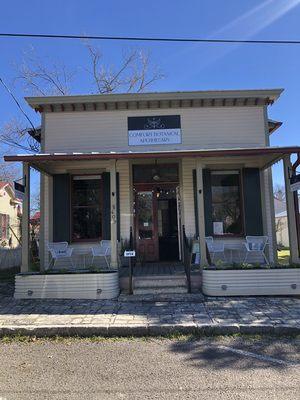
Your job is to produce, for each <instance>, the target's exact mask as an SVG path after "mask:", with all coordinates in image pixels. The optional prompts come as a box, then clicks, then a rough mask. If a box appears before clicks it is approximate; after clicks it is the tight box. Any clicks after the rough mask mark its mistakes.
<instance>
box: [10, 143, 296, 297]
mask: <svg viewBox="0 0 300 400" xmlns="http://www.w3.org/2000/svg"><path fill="white" fill-rule="evenodd" d="M293 153H296V154H298V161H297V162H296V163H295V164H293V163H292V161H291V154H293ZM281 159H283V160H284V172H285V182H286V187H287V208H288V220H289V227H290V228H289V229H290V240H291V262H294V263H297V262H299V261H300V259H299V230H298V226H297V218H295V216H296V215H297V209H296V203H295V201H294V195H293V194H292V192H290V189H289V178H290V175H291V173H292V171H295V168H296V166H297V165H298V164H299V148H298V147H293V148H270V147H266V148H245V149H223V150H193V151H172V152H171V151H168V152H161V151H160V152H159V151H158V152H142V153H138V152H137V153H134V152H130V153H86V154H78V153H74V154H57V153H54V154H39V155H24V156H7V157H6V160H7V161H22V162H23V171H24V181H25V182H26V184H25V199H24V206H23V209H24V211H23V226H22V229H23V230H22V238H23V247H22V273H25V274H26V273H28V272H29V265H30V251H29V242H30V237H29V236H30V234H29V210H30V168H31V167H32V168H35V169H37V170H38V171H40V172H41V174H42V183H41V228H40V271H41V272H42V273H44V272H45V271H46V270H47V268H48V265H49V261H50V258H49V251H48V247H47V244H48V243H49V242H59V241H66V242H68V243H69V246H70V247H72V248H73V249H74V260H75V262H74V264H75V265H74V266H73V270H75V271H76V270H77V271H79V270H80V271H82V272H84V271H86V272H91V271H90V270H91V269H92V268H94V267H99V268H102V264H101V263H99V262H98V261H97V263H95V265H94V266H92V265H91V248H92V247H93V246H95V245H97V240H96V241H95V237H98V238H99V239H98V240H100V239H106V240H110V243H111V255H110V268H112V269H115V270H118V273H119V276H120V282H121V288H122V286H123V283H124V282H126V281H127V282H128V276H129V275H130V273H129V269H128V267H122V262H120V255H122V254H123V251H124V248H125V247H127V248H128V240H129V237H130V227H132V229H133V237H134V240H133V242H132V243H131V244H130V246H129V247H130V248H131V249H132V248H135V249H136V250H137V255H138V256H139V257H140V258H141V254H142V253H143V251H144V250H142V248H145V247H143V246H144V244H145V243H146V244H147V246H148V245H149V243H150V241H149V238H151V240H152V243H151V246H148V249H147V251H150V250H149V249H150V248H152V249H154V250H153V253H152V255H151V257H152V256H153V255H154V261H152V260H151V257H149V258H148V259H146V260H145V259H139V260H138V261H139V262H138V263H137V265H136V267H135V268H134V270H133V275H132V276H133V279H139V278H143V277H145V276H150V277H151V278H155V279H160V278H159V277H163V276H170V277H172V279H173V278H174V279H175V280H176V278H177V277H178V278H181V277H185V276H187V269H186V268H185V267H184V265H185V263H186V261H185V256H184V240H183V239H184V237H183V232H182V227H183V226H185V229H186V237H187V239H188V240H189V242H192V241H194V242H196V244H197V246H198V249H197V251H193V246H192V247H191V253H192V256H191V257H193V254H194V258H193V259H192V263H191V275H192V276H197V280H196V282H197V283H196V284H197V285H198V289H200V288H201V276H200V267H203V266H205V265H207V264H208V259H207V255H208V254H207V248H206V241H205V237H206V236H208V234H211V235H212V236H214V238H215V241H216V242H218V243H222V242H223V243H225V250H224V251H225V254H226V259H227V260H226V262H229V263H233V262H237V263H239V262H242V261H243V257H242V254H243V251H244V241H245V236H246V235H247V234H248V235H249V234H251V233H252V234H254V235H255V234H256V235H257V234H263V235H265V236H267V237H268V238H269V243H268V248H267V255H268V260H269V262H270V263H272V264H274V263H276V238H275V229H274V221H273V214H274V212H273V211H274V210H273V204H272V202H273V194H272V177H271V172H270V166H271V165H272V164H273V163H275V162H277V161H279V160H281ZM174 164H176V165H177V167H176V168H177V170H178V175H177V177H176V179H175V181H174V179H173V176H172V177H171V178H169V179H170V180H169V182H167V183H166V182H165V181H163V180H162V178H161V177H162V175H163V172H164V171H162V170H159V166H160V165H164V166H165V165H167V166H168V165H174ZM135 165H148V166H149V165H150V166H151V165H152V166H153V168H152V169H151V171H152V170H154V172H155V173H153V172H151V175H150V177H151V179H153V183H152V184H151V187H149V186H143V187H141V185H144V183H145V182H144V183H142V182H137V181H134V179H135V178H134V173H133V171H134V168H133V167H134V166H135ZM164 169H166V170H167V169H168V168H164ZM161 171H162V172H161ZM212 172H213V173H214V174H215V175H213V174H212ZM225 172H226V177H228V178H226V179H227V180H226V183H225V186H226V185H227V186H226V187H228V186H230V188H231V187H233V188H234V190H231V189H230V190H231V192H232V193H235V194H234V196H235V197H234V203H233V204H234V206H233V207H235V206H236V204H239V211H238V213H237V214H236V216H235V219H234V218H233V216H231V219H229V221H227V220H226V221H225V220H224V221H223V222H222V224H221V223H220V222H217V223H215V222H214V221H213V218H212V203H211V201H212V200H211V196H212V194H211V192H212V185H213V184H212V183H211V182H212V176H213V177H214V180H215V182H217V183H215V185H218V182H220V181H221V180H222V179H221V178H220V177H221V176H222V174H223V175H224V173H225ZM83 176H85V177H86V179H87V182H88V183H86V186H85V187H84V191H85V192H86V191H87V190H92V193H93V195H95V193H96V195H97V196H99V201H102V209H101V212H99V213H98V211H97V212H96V213H90V214H88V215H89V220H88V222H87V221H86V222H84V223H78V221H77V223H76V220H75V219H74V218H75V217H74V216H78V215H79V211H78V210H80V209H82V207H83V208H85V210H86V209H87V208H89V207H90V204H85V203H84V204H81V203H76V202H74V195H73V194H72V193H73V192H72V190H73V191H74V187H78V188H79V190H81V191H82V190H83V189H82V182H83V179H82V177H83ZM142 176H143V175H142ZM241 180H243V182H242V184H240V183H239V182H240V181H241ZM92 181H93V182H92ZM74 182H75V183H76V186H74V185H75V183H74ZM91 182H92V183H91ZM98 183H99V184H100V186H99V187H101V188H102V189H101V190H102V191H101V192H100V190H98V189H97V187H98V186H95V185H98ZM146 184H147V185H149V182H146ZM171 184H172V185H173V186H172V187H171V186H170V185H171ZM71 185H73V186H71ZM222 185H223V184H219V187H220V188H223V186H224V185H223V186H222ZM72 188H73V189H72ZM87 188H88V189H87ZM134 188H136V190H134ZM235 188H237V189H235ZM222 190H223V189H222ZM171 191H172V193H171ZM238 191H240V194H239V197H238V196H237V194H236V193H237V192H238ZM170 193H171V194H170ZM222 193H223V192H222ZM72 196H73V197H72ZM136 196H140V198H141V199H142V201H140V200H139V199H138V198H137V197H136ZM170 198H171V199H173V200H174V201H175V204H176V207H174V210H175V212H173V214H172V215H173V216H176V224H174V225H173V234H172V235H173V236H172V237H173V239H174V237H175V239H176V241H175V242H173V243H175V246H177V255H176V256H175V259H174V254H173V255H172V258H173V259H170V260H168V261H166V262H161V261H160V258H161V255H160V254H159V246H160V242H159V237H160V236H159V235H160V230H161V231H162V229H163V228H162V223H163V219H164V216H163V211H164V210H165V209H166V208H165V207H166V206H167V207H168V208H167V210H169V209H170V207H171V206H170V205H168V204H167V201H168V200H169V199H170ZM97 199H98V197H97ZM149 199H150V200H149ZM160 200H161V204H158V203H159V201H160ZM217 200H218V198H217ZM97 201H98V200H97ZM138 201H140V205H141V207H142V208H141V210H142V214H141V215H142V218H140V219H138V218H137V216H138V215H139V214H138V212H137V204H138ZM163 201H164V202H165V203H164V204H163ZM214 201H216V200H214ZM222 201H223V200H222ZM237 202H238V203H237ZM147 207H148V208H147ZM172 207H173V206H172ZM216 207H217V206H216ZM242 207H243V209H242ZM74 210H75V211H74ZM158 211H161V213H160V216H159V212H158ZM298 213H299V211H298ZM100 214H101V215H100ZM84 215H87V214H86V213H85V214H84ZM98 218H99V221H100V222H97V221H98ZM159 218H161V219H159ZM137 221H139V222H137ZM175 225H176V227H175ZM83 226H84V231H82V227H83ZM174 227H175V229H174ZM91 232H92V234H94V235H95V237H93V238H92V239H93V240H90V239H88V237H90V236H88V237H87V238H82V235H84V234H86V233H87V234H88V235H91ZM78 236H79V237H78ZM154 236H155V237H156V239H155V240H156V242H155V241H154V239H153V238H154ZM78 239H83V240H78ZM173 239H172V240H173ZM142 240H143V241H144V242H142ZM126 242H127V244H126ZM171 246H172V245H171ZM151 251H152V250H151ZM161 253H162V254H163V255H166V254H169V253H168V251H161ZM197 253H198V255H199V254H200V257H198V259H195V255H196V254H197ZM147 254H150V253H147ZM189 256H190V255H189ZM142 258H143V257H142ZM216 261H217V258H216V259H215V260H214V262H216ZM250 262H262V260H256V259H253V260H250ZM65 268H67V269H70V266H68V265H67V266H66V265H61V266H60V269H65ZM187 279H188V277H187ZM122 282H123V283H122Z"/></svg>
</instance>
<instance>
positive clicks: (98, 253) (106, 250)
mask: <svg viewBox="0 0 300 400" xmlns="http://www.w3.org/2000/svg"><path fill="white" fill-rule="evenodd" d="M91 251H92V256H93V258H92V265H93V264H94V259H95V257H102V258H104V260H105V262H106V265H107V268H109V260H108V257H110V255H111V243H110V240H101V242H100V244H99V245H97V246H93V247H91Z"/></svg>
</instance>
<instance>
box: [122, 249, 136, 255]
mask: <svg viewBox="0 0 300 400" xmlns="http://www.w3.org/2000/svg"><path fill="white" fill-rule="evenodd" d="M124 257H135V250H125V251H124Z"/></svg>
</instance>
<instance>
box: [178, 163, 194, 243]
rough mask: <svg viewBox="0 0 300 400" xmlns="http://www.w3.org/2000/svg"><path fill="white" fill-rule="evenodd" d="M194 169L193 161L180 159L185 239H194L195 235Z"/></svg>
mask: <svg viewBox="0 0 300 400" xmlns="http://www.w3.org/2000/svg"><path fill="white" fill-rule="evenodd" d="M195 168H196V164H195V159H193V158H184V159H182V182H181V185H182V214H183V223H184V225H185V232H186V235H187V237H194V236H195V233H196V221H195V204H194V186H193V169H195Z"/></svg>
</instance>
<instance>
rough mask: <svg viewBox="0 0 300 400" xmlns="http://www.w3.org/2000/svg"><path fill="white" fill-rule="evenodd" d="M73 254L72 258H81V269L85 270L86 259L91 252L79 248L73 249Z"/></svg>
mask: <svg viewBox="0 0 300 400" xmlns="http://www.w3.org/2000/svg"><path fill="white" fill-rule="evenodd" d="M73 249H74V250H73V254H74V256H75V257H76V256H78V257H79V258H80V257H82V259H83V268H84V269H85V267H86V257H87V256H90V255H91V250H90V249H89V248H80V247H73ZM79 262H80V261H79ZM75 266H76V267H77V265H76V260H75Z"/></svg>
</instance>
